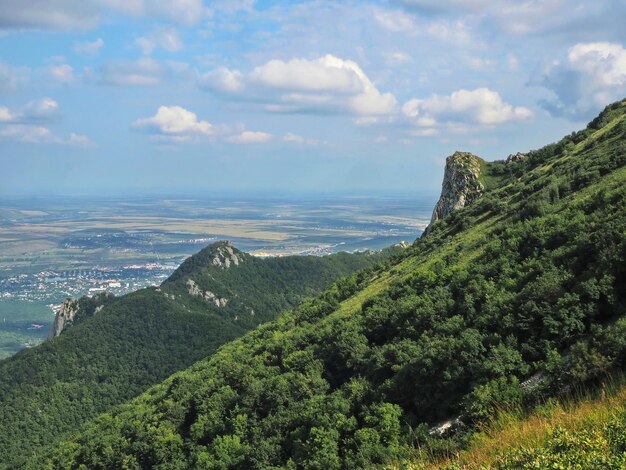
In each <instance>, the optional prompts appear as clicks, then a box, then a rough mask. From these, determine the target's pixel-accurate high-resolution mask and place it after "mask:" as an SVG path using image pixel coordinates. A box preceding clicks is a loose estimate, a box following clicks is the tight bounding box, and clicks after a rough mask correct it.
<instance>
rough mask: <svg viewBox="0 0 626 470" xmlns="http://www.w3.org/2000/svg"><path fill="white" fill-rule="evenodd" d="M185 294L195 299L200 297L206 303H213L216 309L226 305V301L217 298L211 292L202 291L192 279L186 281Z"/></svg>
mask: <svg viewBox="0 0 626 470" xmlns="http://www.w3.org/2000/svg"><path fill="white" fill-rule="evenodd" d="M187 292H189V294H190V295H193V296H195V297H201V298H202V299H204V300H206V301H207V302H213V303H214V304H215V306H216V307H218V308H223V307H226V304H228V299H226V298H222V297H218V296H217V295H215V294H214V293H213V292H211V291H208V290H207V291H203V290H202V289H200V287H199V286H198V284H196V282H195V281H194V280H193V279H187Z"/></svg>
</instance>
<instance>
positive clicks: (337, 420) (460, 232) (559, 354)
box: [27, 102, 626, 469]
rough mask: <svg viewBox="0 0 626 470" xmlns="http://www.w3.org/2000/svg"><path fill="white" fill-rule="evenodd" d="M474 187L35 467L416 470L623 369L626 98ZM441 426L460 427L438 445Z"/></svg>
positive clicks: (50, 450) (488, 172) (52, 450)
mask: <svg viewBox="0 0 626 470" xmlns="http://www.w3.org/2000/svg"><path fill="white" fill-rule="evenodd" d="M479 178H480V181H481V184H482V186H483V188H484V189H482V190H481V191H482V194H481V195H480V197H478V198H475V199H474V200H473V201H472V202H471V203H470V204H469V205H466V206H465V207H463V208H461V209H458V210H455V211H453V212H451V213H448V214H446V215H445V217H443V219H441V220H439V221H435V222H434V224H433V226H432V227H431V230H430V231H429V233H428V235H426V236H424V237H422V238H420V239H419V240H417V241H416V242H415V243H414V245H413V246H412V247H411V248H409V249H407V250H405V251H404V252H403V254H402V255H401V256H399V257H397V258H395V259H393V260H391V261H390V262H389V263H387V264H386V265H383V266H379V267H378V268H376V269H374V270H370V271H366V272H364V273H361V274H360V275H358V276H352V277H350V278H348V279H344V280H341V281H338V282H336V283H335V284H334V285H333V286H332V287H331V288H329V289H328V290H326V291H325V292H324V293H323V294H321V295H320V296H318V297H317V298H315V299H310V300H307V301H305V302H303V303H302V304H300V305H299V306H298V307H297V308H295V309H294V310H291V311H287V312H284V313H282V314H281V315H280V316H279V317H278V318H277V319H276V320H274V321H270V322H268V323H266V324H264V325H262V326H260V327H258V328H256V329H254V330H253V331H251V332H249V333H247V334H246V335H244V336H242V337H240V338H238V339H236V340H234V341H232V342H230V343H228V344H226V345H224V346H223V347H222V348H220V350H219V351H218V352H217V353H216V354H214V355H213V356H211V357H210V358H208V359H205V360H202V361H199V362H197V363H196V364H194V365H193V366H192V367H190V368H188V369H186V370H184V371H181V372H178V373H176V374H174V375H172V376H171V377H170V378H168V379H167V380H165V381H164V382H163V383H161V384H159V385H157V386H154V387H152V388H150V389H149V390H148V391H147V392H145V393H143V394H142V395H140V396H139V397H137V398H136V399H134V400H132V401H130V402H128V403H127V404H124V405H121V406H119V407H117V408H115V409H112V410H110V411H108V412H107V413H104V414H102V415H100V416H99V417H98V418H96V419H94V420H92V421H91V422H90V423H89V424H87V425H86V426H85V427H83V428H81V429H80V431H79V432H77V433H76V434H75V435H73V436H72V437H71V438H68V439H63V440H62V441H61V442H59V443H56V444H54V445H53V446H49V447H47V448H45V449H43V450H37V452H36V455H34V456H33V457H32V459H31V460H30V461H29V464H28V465H27V467H28V468H46V467H54V468H78V467H79V466H81V465H84V466H85V468H90V469H97V468H320V469H322V468H323V469H334V468H372V467H378V466H401V464H402V463H406V462H411V461H413V464H414V465H418V464H419V462H415V459H416V458H418V452H417V450H416V449H417V448H418V447H419V448H421V449H422V451H424V452H426V453H427V454H429V455H432V456H437V455H442V454H448V453H450V452H455V450H456V449H459V448H460V446H462V444H463V442H464V438H463V437H462V434H459V433H462V432H463V431H462V429H465V432H471V429H472V428H473V426H475V425H477V423H481V422H482V421H484V420H485V419H487V418H488V417H489V416H490V415H492V414H493V413H494V409H495V408H496V407H502V406H532V405H533V404H534V403H541V402H543V401H545V400H546V399H549V398H550V397H554V396H558V395H559V394H562V393H566V392H567V391H568V390H573V389H575V388H576V387H579V386H582V385H592V384H593V383H596V382H597V381H598V380H600V379H601V378H602V377H604V375H605V374H606V373H608V372H610V371H614V370H623V368H624V367H625V366H626V339H625V338H626V289H625V286H626V268H625V267H626V236H625V234H626V185H624V181H626V102H619V103H615V104H614V105H611V106H609V107H608V108H606V109H605V111H603V112H602V113H601V114H600V115H599V116H598V118H596V119H594V120H593V121H592V122H591V123H590V124H589V125H588V126H587V128H586V129H584V130H582V131H579V132H575V133H572V134H571V135H569V136H567V137H565V138H564V139H562V140H561V141H559V142H557V143H554V144H550V145H547V146H546V147H543V148H541V149H539V150H535V151H531V152H529V153H528V154H527V155H526V157H525V158H512V159H509V161H508V163H507V162H506V161H498V162H492V163H485V164H484V165H483V164H481V168H480V174H479ZM443 420H450V422H453V423H457V426H456V428H457V429H459V431H458V432H457V433H456V434H455V433H454V432H452V433H451V434H452V435H450V436H445V435H444V436H443V437H436V436H435V435H434V434H436V433H435V430H434V429H431V427H432V426H434V425H436V424H438V423H441V422H442V421H443ZM448 427H449V426H448ZM443 428H444V429H445V428H446V426H444V427H443ZM429 429H431V431H430V432H429ZM438 429H442V427H439V428H438ZM468 430H469V431H468ZM431 433H432V434H431ZM441 434H445V433H441ZM459 436H460V437H459Z"/></svg>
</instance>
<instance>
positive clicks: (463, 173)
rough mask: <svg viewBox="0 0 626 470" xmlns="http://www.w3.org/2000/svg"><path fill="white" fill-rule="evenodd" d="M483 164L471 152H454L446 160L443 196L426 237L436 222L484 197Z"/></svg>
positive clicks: (434, 212)
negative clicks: (481, 168) (481, 174)
mask: <svg viewBox="0 0 626 470" xmlns="http://www.w3.org/2000/svg"><path fill="white" fill-rule="evenodd" d="M482 163H483V161H482V159H480V158H479V157H477V156H476V155H473V154H471V153H469V152H454V154H453V155H451V156H449V157H448V158H447V159H446V169H445V172H444V175H443V184H442V186H441V196H440V197H439V201H437V204H436V205H435V209H434V210H433V216H432V218H431V219H430V224H429V225H428V227H426V230H425V231H424V235H426V234H427V233H429V232H430V231H431V230H432V227H433V225H434V223H435V222H437V221H438V220H442V219H445V218H446V217H447V216H448V215H450V214H451V213H452V212H454V211H455V210H457V209H461V208H463V207H465V206H468V205H470V204H471V203H472V202H474V201H475V200H476V199H478V198H479V197H480V196H482V195H483V193H484V191H485V187H484V186H483V184H482V183H481V182H480V179H479V177H480V167H481V164H482Z"/></svg>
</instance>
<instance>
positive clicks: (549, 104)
mask: <svg viewBox="0 0 626 470" xmlns="http://www.w3.org/2000/svg"><path fill="white" fill-rule="evenodd" d="M531 83H534V84H539V85H541V86H543V87H545V88H547V89H548V90H550V91H551V92H552V94H553V97H552V98H550V99H546V100H543V101H541V102H540V104H541V106H543V107H544V108H545V109H546V110H547V111H549V112H550V113H551V114H552V115H554V116H564V117H567V118H570V119H574V120H580V119H583V120H584V119H587V118H589V117H590V116H592V115H594V114H596V113H597V112H598V111H599V110H600V109H602V108H603V107H604V106H606V105H607V104H609V103H610V102H612V101H616V100H618V99H621V98H623V97H624V96H626V49H624V47H623V46H622V45H621V44H616V43H610V42H593V43H579V44H576V45H574V46H572V47H571V48H570V49H569V50H568V53H567V57H566V58H565V59H564V60H558V61H555V62H554V63H553V64H551V65H550V66H549V67H548V68H547V69H546V70H545V71H544V73H543V74H542V75H541V77H539V78H538V79H535V80H533V81H532V82H531Z"/></svg>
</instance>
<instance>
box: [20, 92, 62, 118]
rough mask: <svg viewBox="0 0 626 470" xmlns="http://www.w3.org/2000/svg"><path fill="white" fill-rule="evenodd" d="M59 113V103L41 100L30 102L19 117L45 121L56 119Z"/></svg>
mask: <svg viewBox="0 0 626 470" xmlns="http://www.w3.org/2000/svg"><path fill="white" fill-rule="evenodd" d="M58 113H59V103H57V102H56V101H55V100H53V99H52V98H42V99H40V100H34V101H29V102H28V103H27V104H26V106H24V108H22V110H21V112H19V116H20V117H21V118H22V119H27V120H45V121H49V120H52V119H55V118H56V117H57V116H58Z"/></svg>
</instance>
